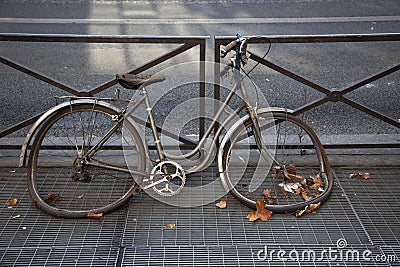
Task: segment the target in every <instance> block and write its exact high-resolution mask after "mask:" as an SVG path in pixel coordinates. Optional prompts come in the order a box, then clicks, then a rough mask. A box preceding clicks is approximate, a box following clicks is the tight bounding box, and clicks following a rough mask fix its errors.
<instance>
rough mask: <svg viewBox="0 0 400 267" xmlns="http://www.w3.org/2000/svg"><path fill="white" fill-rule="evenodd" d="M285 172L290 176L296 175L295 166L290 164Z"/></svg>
mask: <svg viewBox="0 0 400 267" xmlns="http://www.w3.org/2000/svg"><path fill="white" fill-rule="evenodd" d="M287 172H288V173H289V174H292V175H296V166H294V164H293V163H290V164H289V166H288V167H287Z"/></svg>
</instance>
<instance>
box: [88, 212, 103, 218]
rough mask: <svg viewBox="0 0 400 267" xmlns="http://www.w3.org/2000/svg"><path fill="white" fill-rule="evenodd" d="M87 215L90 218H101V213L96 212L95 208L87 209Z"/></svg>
mask: <svg viewBox="0 0 400 267" xmlns="http://www.w3.org/2000/svg"><path fill="white" fill-rule="evenodd" d="M87 217H88V218H90V219H101V218H103V213H97V211H96V210H91V211H89V213H88V215H87Z"/></svg>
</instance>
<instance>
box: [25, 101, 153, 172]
mask: <svg viewBox="0 0 400 267" xmlns="http://www.w3.org/2000/svg"><path fill="white" fill-rule="evenodd" d="M81 104H93V105H94V104H96V105H99V106H103V107H106V108H109V109H111V110H113V111H115V112H116V113H117V112H119V111H120V109H119V108H117V107H115V106H113V105H111V104H109V103H107V102H104V101H98V100H96V99H90V98H88V99H78V100H72V101H68V102H64V103H61V104H59V105H57V106H55V107H53V108H51V109H49V110H48V111H46V112H45V113H44V114H43V115H42V116H41V117H40V118H39V119H38V120H37V121H36V122H35V123H34V124H33V125H32V127H31V129H30V130H29V132H28V134H27V135H26V137H25V141H24V143H23V145H22V149H21V154H20V156H19V167H25V166H26V160H27V151H28V147H29V145H30V144H31V142H32V139H33V136H34V135H35V133H36V132H37V130H38V129H40V126H41V124H42V123H43V122H45V121H46V120H47V119H48V118H50V117H51V116H52V115H54V114H55V113H56V112H58V111H60V110H63V109H69V108H71V107H72V106H77V105H81ZM124 123H129V124H130V126H132V127H127V129H134V130H136V133H132V134H136V136H137V137H138V138H141V140H145V139H144V135H143V131H142V130H141V129H140V127H139V125H138V124H137V123H136V122H135V121H134V120H133V118H131V117H130V116H127V117H126V119H125V122H124ZM144 149H145V153H146V154H147V155H146V156H148V155H149V154H148V153H149V152H148V149H147V146H146V145H144ZM147 158H148V157H147Z"/></svg>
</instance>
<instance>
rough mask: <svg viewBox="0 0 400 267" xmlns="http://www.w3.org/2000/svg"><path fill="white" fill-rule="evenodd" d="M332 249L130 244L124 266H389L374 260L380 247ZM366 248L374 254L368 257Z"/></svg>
mask: <svg viewBox="0 0 400 267" xmlns="http://www.w3.org/2000/svg"><path fill="white" fill-rule="evenodd" d="M329 248H332V249H337V248H336V247H334V246H328V245H325V246H323V247H322V248H321V246H318V247H316V246H309V245H302V246H300V245H296V246H292V245H272V246H261V245H243V246H172V247H170V246H151V247H147V246H145V247H127V248H126V249H125V251H124V257H123V259H124V260H123V262H122V266H387V264H386V262H377V261H374V260H370V259H374V258H376V256H377V255H380V251H379V249H376V248H374V249H371V248H370V247H367V246H355V247H351V248H349V249H345V250H336V252H333V253H331V254H329V252H328V251H329ZM366 250H369V251H371V253H372V254H371V255H370V256H369V257H367V258H366V260H364V259H363V256H362V253H363V252H364V251H366ZM278 251H281V252H280V253H281V254H278ZM347 251H351V252H347ZM282 253H284V254H282Z"/></svg>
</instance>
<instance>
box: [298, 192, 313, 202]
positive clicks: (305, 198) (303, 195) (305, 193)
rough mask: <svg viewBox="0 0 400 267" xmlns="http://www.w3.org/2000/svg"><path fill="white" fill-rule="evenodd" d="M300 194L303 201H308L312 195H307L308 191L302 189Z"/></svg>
mask: <svg viewBox="0 0 400 267" xmlns="http://www.w3.org/2000/svg"><path fill="white" fill-rule="evenodd" d="M301 196H302V197H303V198H304V200H305V201H310V200H311V199H312V197H309V196H308V193H307V191H306V190H303V192H301Z"/></svg>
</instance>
